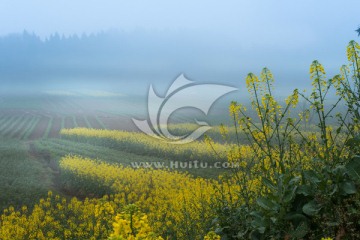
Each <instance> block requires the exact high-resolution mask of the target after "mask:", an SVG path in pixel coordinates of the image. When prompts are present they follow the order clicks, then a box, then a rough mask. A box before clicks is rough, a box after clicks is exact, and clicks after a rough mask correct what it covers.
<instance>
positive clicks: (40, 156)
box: [29, 142, 84, 199]
mask: <svg viewBox="0 0 360 240" xmlns="http://www.w3.org/2000/svg"><path fill="white" fill-rule="evenodd" d="M29 155H30V156H31V157H32V158H33V159H34V160H35V161H38V162H40V163H42V164H43V167H44V176H43V177H44V179H45V178H49V177H50V178H51V182H52V185H50V186H49V190H51V191H53V192H55V193H57V194H60V195H61V196H63V197H66V198H68V199H70V198H73V197H77V198H78V199H84V196H79V195H78V194H76V193H75V192H70V191H68V190H67V189H65V188H63V186H62V183H61V178H60V174H61V171H60V168H59V166H58V163H57V161H56V160H55V159H52V158H51V155H50V154H49V153H46V152H39V151H37V150H36V148H35V146H34V143H33V142H29ZM49 169H51V171H49Z"/></svg>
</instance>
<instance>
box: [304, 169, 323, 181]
mask: <svg viewBox="0 0 360 240" xmlns="http://www.w3.org/2000/svg"><path fill="white" fill-rule="evenodd" d="M304 176H305V179H306V180H308V181H309V182H311V183H314V184H317V183H319V182H321V180H320V177H319V176H318V174H317V173H316V172H315V171H313V170H307V171H305V172H304Z"/></svg>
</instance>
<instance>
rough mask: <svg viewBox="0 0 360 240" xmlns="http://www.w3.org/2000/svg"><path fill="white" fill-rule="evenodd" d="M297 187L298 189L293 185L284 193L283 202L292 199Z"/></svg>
mask: <svg viewBox="0 0 360 240" xmlns="http://www.w3.org/2000/svg"><path fill="white" fill-rule="evenodd" d="M297 189H298V187H297V186H295V187H293V188H292V189H291V191H288V192H286V193H285V197H284V202H285V203H288V202H291V200H293V199H294V197H295V193H296V190H297Z"/></svg>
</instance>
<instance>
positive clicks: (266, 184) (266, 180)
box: [261, 178, 277, 191]
mask: <svg viewBox="0 0 360 240" xmlns="http://www.w3.org/2000/svg"><path fill="white" fill-rule="evenodd" d="M261 181H262V183H263V184H264V185H265V186H267V187H268V188H270V189H271V190H273V191H276V190H277V187H276V186H275V184H273V182H272V181H271V180H269V179H267V178H262V179H261Z"/></svg>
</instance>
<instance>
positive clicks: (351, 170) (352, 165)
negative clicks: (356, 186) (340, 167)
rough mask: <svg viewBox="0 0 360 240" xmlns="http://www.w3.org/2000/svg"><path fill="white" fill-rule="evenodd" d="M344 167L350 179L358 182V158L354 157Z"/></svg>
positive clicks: (359, 177)
mask: <svg viewBox="0 0 360 240" xmlns="http://www.w3.org/2000/svg"><path fill="white" fill-rule="evenodd" d="M345 167H346V169H347V172H348V174H349V175H350V176H351V177H352V178H354V179H356V180H358V181H359V180H360V156H355V157H354V158H353V159H351V160H350V162H349V163H348V164H346V166H345Z"/></svg>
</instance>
